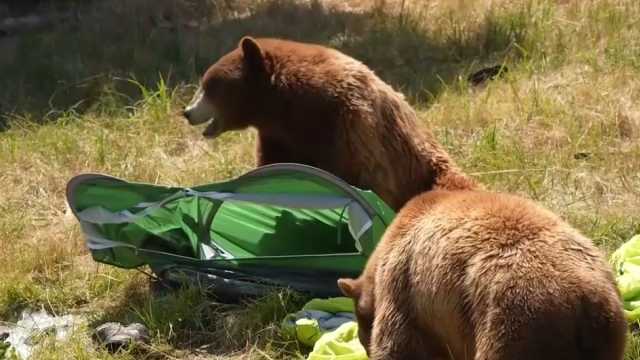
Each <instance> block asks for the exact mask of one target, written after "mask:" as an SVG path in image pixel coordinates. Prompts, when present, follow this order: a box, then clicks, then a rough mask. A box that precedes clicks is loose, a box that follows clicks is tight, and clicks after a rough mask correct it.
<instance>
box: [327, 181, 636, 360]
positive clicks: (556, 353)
mask: <svg viewBox="0 0 640 360" xmlns="http://www.w3.org/2000/svg"><path fill="white" fill-rule="evenodd" d="M338 285H339V286H340V288H341V289H342V291H343V292H344V293H345V295H347V296H350V297H352V298H354V300H355V304H356V315H357V318H358V323H359V326H360V334H359V335H360V340H361V342H362V343H363V344H364V346H365V347H366V348H367V351H368V353H369V355H370V358H371V359H372V360H382V359H384V360H393V359H403V360H410V359H456V360H462V359H475V360H507V359H508V360H513V359H518V360H543V359H544V360H587V359H589V360H596V359H597V360H605V359H606V360H620V359H622V358H623V352H624V345H625V337H626V329H627V325H626V321H625V318H624V314H623V312H622V306H621V300H620V297H619V294H618V291H617V288H616V286H615V283H614V280H613V276H612V273H611V271H610V268H609V266H608V265H607V263H606V262H605V260H604V258H603V255H602V254H601V252H600V251H599V250H598V249H597V248H596V247H595V246H594V245H593V244H592V242H591V241H590V240H589V239H587V238H585V237H583V236H582V235H581V234H579V233H578V232H577V231H576V230H574V229H573V228H571V227H570V226H569V225H567V224H566V223H565V222H563V221H562V220H560V219H559V218H558V217H556V216H555V215H553V214H552V213H550V212H549V211H547V210H545V209H542V208H540V207H539V206H537V205H535V204H534V203H532V202H531V201H528V200H525V199H522V198H519V197H516V196H511V195H504V194H498V193H490V192H484V191H453V192H452V191H439V190H436V191H431V192H427V193H425V194H422V195H420V196H417V197H415V198H414V199H412V200H411V201H410V202H409V203H408V204H407V205H406V206H405V207H404V208H403V209H402V210H401V212H400V213H399V214H398V216H397V217H396V219H395V220H394V222H393V223H392V224H391V226H390V227H389V228H388V230H387V232H386V233H385V235H384V236H383V239H382V240H381V242H380V243H379V244H378V246H377V248H376V249H375V251H374V253H373V254H372V256H371V257H370V259H369V261H368V263H367V266H366V268H365V270H364V272H363V273H362V275H361V276H360V277H359V278H358V279H355V280H354V279H341V280H339V281H338Z"/></svg>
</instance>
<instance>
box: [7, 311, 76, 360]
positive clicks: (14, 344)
mask: <svg viewBox="0 0 640 360" xmlns="http://www.w3.org/2000/svg"><path fill="white" fill-rule="evenodd" d="M77 324H78V320H77V319H76V317H74V316H73V315H64V316H52V315H49V314H47V312H46V311H44V310H40V311H38V312H32V311H29V310H25V311H23V312H22V315H21V318H20V320H19V321H18V322H17V323H16V324H15V325H12V326H10V330H9V337H8V338H7V339H6V340H5V341H6V342H8V343H9V344H11V347H10V348H9V349H10V351H11V349H13V351H15V353H16V355H18V356H20V359H23V360H27V359H29V357H30V356H31V353H32V351H33V348H34V347H35V346H36V345H38V344H37V343H38V340H39V339H41V338H42V336H43V335H47V334H50V335H55V338H56V340H58V341H61V340H65V339H66V338H67V337H68V336H69V334H71V332H72V331H73V328H74V326H75V325H77Z"/></svg>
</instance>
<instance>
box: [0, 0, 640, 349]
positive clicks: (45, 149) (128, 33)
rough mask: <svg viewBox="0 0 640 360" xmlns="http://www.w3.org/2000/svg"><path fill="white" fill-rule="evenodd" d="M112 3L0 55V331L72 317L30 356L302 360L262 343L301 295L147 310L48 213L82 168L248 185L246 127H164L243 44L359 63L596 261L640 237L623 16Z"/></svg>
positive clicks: (635, 13) (634, 48) (612, 10)
mask: <svg viewBox="0 0 640 360" xmlns="http://www.w3.org/2000/svg"><path fill="white" fill-rule="evenodd" d="M217 3H219V2H217ZM402 3H405V2H402ZM110 4H111V5H109V6H106V5H103V4H102V3H99V2H98V3H95V4H92V5H87V6H86V7H84V8H81V10H80V14H81V15H82V16H81V17H80V20H79V22H78V23H76V24H72V25H68V26H63V27H61V28H59V29H56V30H53V31H51V32H49V33H47V34H27V35H24V36H21V37H19V38H15V39H9V40H0V47H1V46H9V45H11V46H12V47H13V48H14V50H15V57H14V58H13V59H11V58H9V59H4V60H3V59H0V61H4V62H0V66H1V67H0V69H1V70H2V74H3V76H2V78H0V86H1V87H2V88H4V89H9V90H10V91H3V92H1V93H0V104H2V107H1V108H0V111H5V115H4V117H3V118H4V120H5V121H4V123H5V127H6V128H7V129H6V130H5V131H4V132H2V133H0V185H1V186H2V188H3V191H2V192H0V212H1V213H2V214H3V216H2V217H0V242H1V244H0V245H1V246H0V273H2V274H3V276H2V277H0V319H6V320H15V319H16V317H17V316H18V315H19V312H20V311H21V310H22V309H25V308H39V307H44V308H45V309H47V310H49V311H51V312H54V313H74V314H80V315H82V316H83V317H84V318H85V319H87V324H85V325H83V326H84V327H80V328H79V329H77V330H76V331H75V332H74V335H73V336H72V337H71V338H70V339H69V340H68V342H66V343H63V344H60V343H56V342H55V341H53V340H52V339H48V340H46V341H45V345H44V346H41V347H40V349H38V350H37V353H36V358H38V359H69V358H74V359H85V358H87V359H94V358H98V359H134V358H136V359H138V358H145V359H175V358H186V359H253V358H256V359H258V358H260V359H265V358H266V359H289V358H296V357H302V356H304V353H305V351H306V349H301V348H299V347H298V345H297V344H296V343H293V342H290V341H288V340H287V339H284V338H283V337H282V335H281V334H280V333H279V331H278V324H279V321H280V319H281V318H282V316H283V315H284V314H285V313H287V312H289V311H293V310H295V309H297V308H298V307H299V306H300V304H301V301H302V299H300V298H298V297H296V296H295V295H294V294H289V293H282V294H273V295H271V296H269V297H267V298H264V299H260V300H258V301H256V302H253V303H250V304H237V305H233V306H230V305H223V304H220V303H217V302H215V301H214V300H212V298H211V297H210V296H208V295H209V294H206V293H205V292H204V291H203V290H202V289H198V288H189V289H183V290H181V291H178V292H176V293H173V294H169V295H166V296H154V294H153V291H152V290H151V289H150V287H149V282H148V280H147V278H146V277H145V276H144V275H142V274H140V273H138V272H134V271H123V270H118V269H115V268H111V267H107V266H101V265H98V264H96V263H94V262H93V261H92V260H91V258H90V256H89V255H88V253H87V251H86V250H85V248H84V245H83V239H82V237H81V234H80V232H79V229H78V227H77V225H76V223H75V221H74V219H73V218H72V217H70V214H69V213H68V212H67V210H66V205H65V200H64V188H65V184H66V182H67V181H68V179H69V178H70V177H71V176H73V175H75V174H78V173H81V172H104V173H109V174H113V175H114V176H119V177H123V178H126V179H129V180H133V181H144V182H151V183H162V184H170V185H178V184H179V185H190V184H198V183H206V182H212V181H216V180H222V179H227V178H229V177H232V176H235V175H239V174H241V173H243V172H245V171H247V170H248V169H250V168H251V167H252V166H253V144H254V141H255V138H254V133H253V132H252V131H244V132H236V133H229V134H226V135H224V136H222V137H221V138H219V139H217V140H215V141H205V140H204V139H202V138H201V136H200V133H199V132H200V129H194V128H191V127H189V126H187V125H186V124H185V122H184V121H183V120H182V119H180V118H179V117H178V116H177V112H178V110H179V109H180V108H181V106H182V105H183V104H184V102H185V100H186V99H187V98H188V96H189V95H190V93H191V92H192V91H193V86H190V84H194V83H195V82H196V81H197V77H198V74H199V73H200V72H201V71H202V70H203V69H204V68H206V66H208V64H209V63H210V62H212V61H213V60H215V59H216V58H217V57H218V56H219V55H221V54H222V53H224V52H226V51H228V50H229V49H231V48H232V47H233V46H234V45H235V43H236V41H237V40H238V39H239V37H240V36H242V35H244V34H254V35H261V36H267V35H271V36H282V37H287V38H292V39H298V40H306V41H312V42H318V43H322V44H327V45H330V46H333V47H337V48H339V49H341V50H343V51H345V52H346V53H348V54H351V55H353V56H354V57H357V58H359V59H361V60H363V61H364V62H365V63H366V64H368V65H369V66H370V67H372V68H373V69H375V70H376V72H377V73H378V74H379V75H380V76H381V77H382V78H383V79H385V80H386V81H388V82H390V83H392V84H393V85H394V86H396V87H397V88H399V89H401V90H402V91H403V92H405V93H406V94H407V95H408V97H409V98H410V99H411V102H412V105H413V106H415V107H416V109H417V110H418V111H419V115H420V120H421V125H423V127H424V128H425V129H426V128H429V129H431V130H432V131H433V132H434V133H435V134H436V136H437V137H438V139H439V140H440V141H441V142H442V143H443V144H444V145H445V146H446V148H447V149H448V150H449V151H450V153H451V154H452V156H453V157H454V158H455V159H456V160H457V161H458V162H459V163H460V165H461V166H462V167H463V168H464V169H465V170H466V171H467V172H468V173H471V174H473V175H474V176H476V177H478V179H479V180H481V181H482V182H484V183H485V184H486V185H487V186H488V187H489V188H491V189H495V190H500V191H509V192H515V193H519V194H522V195H524V196H527V197H531V198H533V199H535V200H537V201H539V202H541V203H542V204H544V205H545V206H547V207H549V208H551V209H552V210H554V211H556V212H557V213H559V214H560V215H562V216H563V217H564V218H565V219H567V220H568V221H569V222H571V223H572V224H573V225H575V226H576V227H577V228H579V229H580V230H581V231H583V232H584V233H585V234H587V235H588V236H590V237H591V238H592V239H593V240H594V241H595V242H596V243H597V244H598V245H599V246H601V247H602V248H603V249H604V250H605V251H611V250H613V249H615V248H616V247H617V246H619V245H620V244H621V243H622V242H623V241H625V240H627V239H629V238H630V237H631V236H632V235H633V234H637V233H640V215H639V214H640V175H639V174H640V141H639V139H640V105H639V104H638V102H637V99H638V98H640V76H639V75H640V60H639V59H640V24H639V23H638V20H637V19H638V18H640V3H638V2H637V1H633V0H617V1H614V0H592V1H578V0H573V1H572V0H570V1H557V2H553V1H526V2H515V1H513V2H510V1H498V2H495V1H494V2H493V5H489V2H488V1H482V0H475V1H467V2H462V1H459V2H456V1H438V0H434V1H430V2H427V3H422V2H417V1H416V2H411V1H407V2H406V3H405V5H404V7H400V5H399V4H400V2H398V3H396V2H392V1H388V4H387V5H386V6H388V7H389V8H390V9H387V10H381V8H380V7H369V5H368V1H364V0H362V1H356V0H352V1H349V2H337V4H336V5H335V6H333V7H331V6H321V5H319V3H318V2H311V3H302V2H292V1H276V0H263V1H246V2H244V3H243V2H242V1H228V2H226V4H227V5H225V6H222V5H219V6H218V7H215V6H214V5H213V4H214V3H213V2H207V1H200V2H198V1H195V0H194V1H182V2H168V1H167V2H154V4H155V5H154V6H151V5H150V4H151V2H145V1H139V2H135V4H134V5H132V4H131V3H130V2H126V1H114V2H110ZM349 6H351V7H349ZM379 6H380V5H379ZM198 9H204V10H201V11H196V10H198ZM205 10H206V11H205ZM115 18H118V19H119V22H118V26H114V25H113V19H115ZM149 19H155V20H154V21H155V22H156V23H157V22H158V21H164V22H165V23H167V24H168V25H167V24H165V25H166V26H163V27H157V26H154V25H152V24H153V23H154V21H151V20H149ZM157 19H160V20H157ZM167 19H168V20H167ZM189 21H197V22H199V23H200V24H201V26H200V27H198V28H193V27H191V25H185V24H188V23H189ZM9 57H10V56H9ZM494 64H505V65H507V66H508V68H509V71H508V72H507V73H506V75H505V76H503V77H501V78H500V79H497V80H495V81H491V82H489V83H488V84H486V85H485V86H482V87H472V86H471V85H469V84H468V83H467V82H466V81H465V78H466V76H467V75H468V74H469V73H471V72H473V71H474V70H476V69H479V68H481V67H483V66H485V65H494ZM9 104H10V106H9ZM110 320H118V321H141V322H143V323H145V324H146V325H147V326H148V327H149V328H150V330H151V332H152V338H153V339H152V342H151V344H150V345H149V346H145V347H138V348H133V349H129V350H127V351H125V352H123V353H120V354H117V355H110V354H108V353H106V352H102V351H101V350H100V349H98V348H96V347H95V346H94V345H93V343H92V342H91V339H90V331H89V329H90V328H91V327H92V326H95V325H96V324H98V323H101V322H104V321H110ZM627 359H640V337H636V336H630V341H629V347H628V351H627Z"/></svg>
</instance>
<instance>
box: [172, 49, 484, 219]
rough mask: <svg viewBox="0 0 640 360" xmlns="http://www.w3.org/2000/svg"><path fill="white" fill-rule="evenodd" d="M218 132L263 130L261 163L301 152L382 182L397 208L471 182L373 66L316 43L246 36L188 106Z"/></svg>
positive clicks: (369, 183)
mask: <svg viewBox="0 0 640 360" xmlns="http://www.w3.org/2000/svg"><path fill="white" fill-rule="evenodd" d="M184 116H185V117H186V118H187V119H188V120H189V123H190V124H192V125H198V124H204V123H206V122H209V124H208V125H207V127H206V129H205V131H204V133H203V135H204V136H205V137H209V138H215V137H216V136H218V135H220V134H222V133H224V132H226V131H230V130H238V129H243V128H247V127H254V128H256V129H257V130H258V139H257V165H258V166H262V165H267V164H272V163H278V162H295V163H302V164H307V165H311V166H315V167H318V168H321V169H324V170H326V171H329V172H331V173H333V174H335V175H337V176H338V177H340V178H342V179H344V180H345V181H347V182H348V183H350V184H352V185H355V186H358V187H360V188H363V189H369V190H373V191H374V192H375V193H377V194H378V195H379V196H380V197H381V198H382V199H383V200H385V202H386V203H387V204H389V205H390V206H391V207H392V208H394V209H395V210H398V209H400V207H401V206H402V205H403V204H404V203H406V202H407V201H408V200H409V199H410V198H412V197H413V196H415V195H417V194H419V193H421V192H423V191H428V190H432V189H448V190H455V189H471V188H475V187H476V186H477V185H476V184H475V182H474V181H473V180H472V179H470V178H468V177H466V176H465V175H464V174H463V173H462V172H461V171H460V170H459V168H458V167H457V166H456V165H455V164H454V163H453V161H452V160H451V159H450V158H449V156H448V155H447V153H446V152H445V151H444V150H443V149H442V147H441V146H440V145H439V144H437V143H436V142H435V141H434V139H433V136H432V135H431V134H430V133H428V132H421V131H420V130H419V129H418V127H417V124H416V119H417V117H416V113H415V112H414V111H413V109H412V108H411V106H410V105H409V104H408V103H407V102H406V101H405V100H404V97H403V96H402V94H400V93H398V92H396V91H394V90H393V89H392V88H391V87H390V86H389V85H387V84H386V83H384V82H383V81H382V80H381V79H380V78H378V77H377V76H376V75H375V74H374V73H373V72H372V71H371V70H370V69H369V68H368V67H367V66H365V65H364V64H362V63H360V62H358V61H357V60H355V59H353V58H351V57H349V56H347V55H344V54H342V53H340V52H338V51H336V50H333V49H330V48H327V47H323V46H319V45H312V44H304V43H299V42H292V41H285V40H278V39H253V38H250V37H245V38H243V39H242V40H241V41H240V45H239V46H238V48H237V49H235V50H233V51H231V52H230V53H228V54H226V55H225V56H223V57H222V58H220V59H219V60H218V61H217V62H216V63H215V64H213V65H212V66H211V67H210V68H209V69H208V70H207V71H206V73H205V74H204V76H203V78H202V81H201V86H200V89H199V90H198V91H197V92H196V94H195V96H194V98H193V100H192V101H191V103H190V104H189V105H188V106H187V108H186V109H185V111H184Z"/></svg>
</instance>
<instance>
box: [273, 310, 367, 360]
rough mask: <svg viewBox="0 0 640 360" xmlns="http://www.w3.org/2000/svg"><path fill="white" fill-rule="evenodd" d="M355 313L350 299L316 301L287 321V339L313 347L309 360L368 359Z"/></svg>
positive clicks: (290, 316)
mask: <svg viewBox="0 0 640 360" xmlns="http://www.w3.org/2000/svg"><path fill="white" fill-rule="evenodd" d="M354 310H355V307H354V303H353V300H352V299H350V298H346V297H334V298H329V299H318V298H316V299H312V300H311V301H309V302H308V303H306V304H305V305H304V307H303V308H302V309H301V310H300V311H298V312H296V313H293V314H289V315H287V316H286V317H285V318H284V320H283V321H282V330H283V333H284V334H285V335H286V336H289V337H290V338H295V339H296V340H298V341H299V342H301V343H302V344H304V345H306V346H309V347H313V350H312V351H311V352H310V353H309V355H308V357H307V359H308V360H325V359H326V360H366V359H367V354H366V351H365V350H364V347H363V346H362V345H361V344H360V341H359V340H358V324H357V322H356V320H355V315H354Z"/></svg>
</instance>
